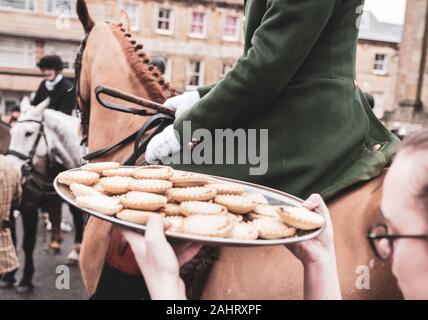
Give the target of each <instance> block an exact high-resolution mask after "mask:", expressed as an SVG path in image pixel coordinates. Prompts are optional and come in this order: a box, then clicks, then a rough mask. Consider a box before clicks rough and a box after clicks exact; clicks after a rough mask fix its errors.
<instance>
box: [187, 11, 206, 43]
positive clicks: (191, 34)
mask: <svg viewBox="0 0 428 320" xmlns="http://www.w3.org/2000/svg"><path fill="white" fill-rule="evenodd" d="M194 13H200V14H203V15H204V21H203V26H202V27H203V32H202V33H195V32H192V24H193V14H194ZM189 21H190V23H189V37H191V38H196V39H205V38H206V37H207V27H208V13H207V12H204V11H201V10H191V11H190V17H189Z"/></svg>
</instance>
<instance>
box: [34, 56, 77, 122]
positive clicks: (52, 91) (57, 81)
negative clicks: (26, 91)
mask: <svg viewBox="0 0 428 320" xmlns="http://www.w3.org/2000/svg"><path fill="white" fill-rule="evenodd" d="M37 66H38V67H39V68H40V71H41V72H42V74H43V77H44V80H43V81H42V82H41V83H40V86H39V88H38V89H37V92H36V94H35V96H34V98H33V100H32V101H31V104H32V105H34V106H36V105H38V104H39V103H41V102H42V101H44V100H46V98H48V97H49V98H50V105H49V108H51V109H54V110H57V111H61V112H64V113H65V114H68V115H71V114H72V112H73V110H74V107H75V90H74V86H73V84H72V83H71V82H70V81H69V80H67V79H65V78H64V76H63V74H62V71H63V69H64V63H63V61H62V60H61V57H59V56H57V55H47V56H44V57H42V58H41V59H40V61H39V63H38V64H37Z"/></svg>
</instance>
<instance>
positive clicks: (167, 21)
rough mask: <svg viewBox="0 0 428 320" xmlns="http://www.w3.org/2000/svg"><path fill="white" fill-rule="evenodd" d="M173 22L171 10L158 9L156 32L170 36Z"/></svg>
mask: <svg viewBox="0 0 428 320" xmlns="http://www.w3.org/2000/svg"><path fill="white" fill-rule="evenodd" d="M173 22H174V21H173V11H172V9H168V8H159V10H158V16H157V21H156V31H157V32H158V33H163V34H172V32H173Z"/></svg>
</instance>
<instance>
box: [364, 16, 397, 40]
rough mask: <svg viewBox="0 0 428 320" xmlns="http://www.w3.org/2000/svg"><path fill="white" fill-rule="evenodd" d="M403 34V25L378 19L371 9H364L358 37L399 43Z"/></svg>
mask: <svg viewBox="0 0 428 320" xmlns="http://www.w3.org/2000/svg"><path fill="white" fill-rule="evenodd" d="M402 35H403V25H401V24H394V23H385V22H381V21H379V20H378V19H377V18H376V16H375V15H374V14H373V13H372V12H371V11H364V14H363V18H362V20H361V26H360V33H359V35H358V37H359V39H362V40H369V41H382V42H389V43H396V44H398V43H400V42H401V38H402Z"/></svg>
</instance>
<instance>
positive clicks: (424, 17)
mask: <svg viewBox="0 0 428 320" xmlns="http://www.w3.org/2000/svg"><path fill="white" fill-rule="evenodd" d="M427 46H428V1H426V0H407V8H406V18H405V26H404V33H403V40H402V43H401V45H400V57H399V67H398V74H397V77H398V79H397V86H396V96H395V101H396V103H395V110H393V112H389V113H388V114H386V117H385V120H386V121H387V122H388V124H389V125H390V126H391V127H393V128H396V129H400V130H402V134H407V133H410V132H412V131H417V130H420V129H422V128H423V127H426V126H427V125H428V68H427V58H428V52H427Z"/></svg>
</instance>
